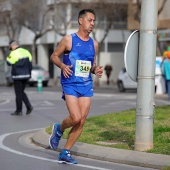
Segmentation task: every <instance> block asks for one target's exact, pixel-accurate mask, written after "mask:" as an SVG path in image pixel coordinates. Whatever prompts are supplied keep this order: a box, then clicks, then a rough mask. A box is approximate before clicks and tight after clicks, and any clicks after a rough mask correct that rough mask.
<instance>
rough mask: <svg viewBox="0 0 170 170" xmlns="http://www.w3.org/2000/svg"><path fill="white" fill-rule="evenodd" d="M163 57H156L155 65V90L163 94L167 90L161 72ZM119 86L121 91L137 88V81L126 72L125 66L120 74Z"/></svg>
mask: <svg viewBox="0 0 170 170" xmlns="http://www.w3.org/2000/svg"><path fill="white" fill-rule="evenodd" d="M161 62H162V57H156V62H155V64H156V66H155V92H156V93H157V94H163V93H165V92H166V87H165V80H164V77H163V76H162V73H161ZM117 87H118V89H119V91H120V92H125V91H126V90H129V89H137V82H134V81H133V80H132V79H131V78H130V77H129V75H128V73H127V72H126V69H125V68H122V69H121V71H120V72H119V74H118V78H117Z"/></svg>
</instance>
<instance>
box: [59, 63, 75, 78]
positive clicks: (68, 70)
mask: <svg viewBox="0 0 170 170" xmlns="http://www.w3.org/2000/svg"><path fill="white" fill-rule="evenodd" d="M72 67H73V66H72V65H71V66H67V65H64V67H62V69H61V70H62V72H63V75H64V77H65V78H69V77H70V76H72V72H73V71H72V70H71V68H72Z"/></svg>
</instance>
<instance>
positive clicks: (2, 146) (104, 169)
mask: <svg viewBox="0 0 170 170" xmlns="http://www.w3.org/2000/svg"><path fill="white" fill-rule="evenodd" d="M36 130H40V129H32V130H26V131H19V132H14V133H6V134H3V135H0V148H1V149H3V150H5V151H8V152H11V153H14V154H17V155H21V156H27V157H29V158H34V159H39V160H43V161H49V162H56V163H59V161H58V160H54V159H48V158H43V157H39V156H34V155H29V154H26V153H23V152H20V151H16V150H14V149H12V148H9V147H7V146H5V145H4V144H3V141H4V139H5V138H6V137H8V136H10V135H13V134H18V133H26V132H31V131H36ZM74 166H78V167H84V168H89V169H96V170H111V169H106V168H100V167H95V166H89V165H83V164H75V165H74Z"/></svg>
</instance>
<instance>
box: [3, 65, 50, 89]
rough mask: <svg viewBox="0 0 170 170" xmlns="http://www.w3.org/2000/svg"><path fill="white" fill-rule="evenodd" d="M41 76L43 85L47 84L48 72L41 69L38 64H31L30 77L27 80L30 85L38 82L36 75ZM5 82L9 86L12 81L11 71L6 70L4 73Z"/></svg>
mask: <svg viewBox="0 0 170 170" xmlns="http://www.w3.org/2000/svg"><path fill="white" fill-rule="evenodd" d="M39 76H40V77H41V78H42V84H43V86H48V81H49V79H50V76H49V72H48V71H46V70H45V69H43V68H42V67H41V66H39V65H33V66H32V71H31V78H30V79H29V81H28V82H27V83H28V84H29V85H30V86H34V85H36V84H37V82H38V77H39ZM6 83H7V85H8V86H11V85H12V84H13V83H14V82H13V79H12V75H11V71H8V72H7V74H6Z"/></svg>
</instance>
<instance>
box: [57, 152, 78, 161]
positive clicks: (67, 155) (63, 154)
mask: <svg viewBox="0 0 170 170" xmlns="http://www.w3.org/2000/svg"><path fill="white" fill-rule="evenodd" d="M58 160H59V163H65V164H77V163H78V162H77V161H76V160H75V159H73V158H72V157H71V154H70V151H69V150H66V149H63V150H62V152H61V153H60V154H59V156H58Z"/></svg>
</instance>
